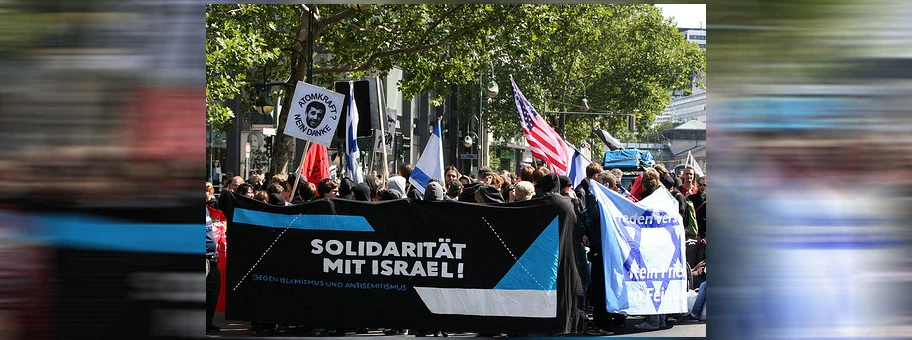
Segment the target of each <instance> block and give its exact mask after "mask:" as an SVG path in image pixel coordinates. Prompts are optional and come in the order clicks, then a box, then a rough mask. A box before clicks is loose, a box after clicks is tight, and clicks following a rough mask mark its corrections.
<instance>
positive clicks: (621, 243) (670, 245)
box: [589, 181, 687, 315]
mask: <svg viewBox="0 0 912 340" xmlns="http://www.w3.org/2000/svg"><path fill="white" fill-rule="evenodd" d="M589 188H590V190H591V191H592V194H593V195H595V199H596V201H597V202H598V205H599V211H600V212H601V218H602V221H601V232H602V259H603V260H604V264H605V291H606V293H607V294H606V296H605V306H606V308H607V309H608V312H611V313H620V314H625V315H652V314H676V313H684V312H687V295H686V294H685V293H686V292H687V272H686V270H687V269H686V266H685V264H684V251H683V250H684V226H683V225H682V224H681V221H682V219H681V214H680V213H678V203H677V200H675V198H674V197H672V196H671V194H670V193H669V192H668V190H664V189H659V190H656V191H655V192H653V193H652V194H651V195H649V196H648V197H646V198H644V199H643V200H642V201H640V202H637V203H633V202H630V201H628V200H627V199H626V198H624V197H623V196H621V195H619V194H618V193H616V192H614V191H612V190H608V188H606V187H604V186H602V185H601V184H598V183H596V182H595V181H590V183H589Z"/></svg>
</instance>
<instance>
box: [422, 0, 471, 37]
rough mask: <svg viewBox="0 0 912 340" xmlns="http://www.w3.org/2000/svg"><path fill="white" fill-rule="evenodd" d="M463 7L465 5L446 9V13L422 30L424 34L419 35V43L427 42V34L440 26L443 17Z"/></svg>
mask: <svg viewBox="0 0 912 340" xmlns="http://www.w3.org/2000/svg"><path fill="white" fill-rule="evenodd" d="M464 7H465V5H456V6H453V8H450V10H449V11H447V12H446V13H444V14H443V15H441V16H440V18H437V21H434V23H432V24H431V25H430V26H428V28H427V29H426V30H424V35H423V36H422V37H421V40H420V41H421V43H422V44H426V43H427V39H428V36H429V35H430V34H431V31H433V30H434V29H436V28H437V26H440V23H441V22H443V19H446V18H448V17H450V16H451V15H453V13H454V12H456V10H459V9H462V8H464Z"/></svg>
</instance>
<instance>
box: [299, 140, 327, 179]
mask: <svg viewBox="0 0 912 340" xmlns="http://www.w3.org/2000/svg"><path fill="white" fill-rule="evenodd" d="M301 174H302V175H304V178H305V179H306V180H307V181H308V182H310V183H313V184H317V183H320V180H321V179H324V178H329V154H328V153H327V151H326V147H325V146H323V145H320V144H316V143H312V144H310V149H308V150H307V154H306V155H304V165H303V167H302V169H301Z"/></svg>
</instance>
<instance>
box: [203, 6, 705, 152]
mask: <svg viewBox="0 0 912 340" xmlns="http://www.w3.org/2000/svg"><path fill="white" fill-rule="evenodd" d="M311 7H316V8H317V11H316V12H315V16H316V18H317V21H316V23H317V24H316V27H315V36H314V42H315V44H316V46H317V50H318V51H326V52H328V53H327V54H325V55H323V58H321V57H317V58H316V61H315V69H314V75H315V76H316V82H317V83H323V84H330V83H331V81H332V80H335V79H340V78H341V79H345V78H359V77H361V76H363V75H366V74H369V73H370V74H379V75H384V74H386V73H387V72H389V70H391V69H392V68H393V67H394V66H395V67H398V68H400V69H402V70H403V71H404V72H405V74H406V78H405V79H403V80H402V81H401V82H400V83H399V90H400V91H402V93H403V95H404V97H406V98H408V97H410V96H412V95H416V94H419V93H425V92H434V93H437V94H439V96H436V99H434V102H435V104H439V103H440V102H442V100H443V98H444V96H445V95H447V94H449V93H450V89H451V87H450V86H451V85H460V87H459V93H458V94H457V95H458V98H459V103H460V105H459V107H458V108H457V110H458V114H461V115H463V116H464V117H469V116H476V117H477V116H478V114H479V112H480V111H483V114H482V115H481V119H482V121H483V122H484V124H486V126H488V127H489V129H490V131H492V132H493V133H494V136H495V139H497V140H498V141H501V142H504V141H507V140H509V139H510V138H511V137H518V136H521V135H522V133H521V129H520V127H519V123H518V120H517V119H516V108H515V107H514V104H513V96H512V93H511V88H510V78H509V76H510V75H511V74H512V75H513V76H514V78H515V79H516V83H517V84H518V86H519V87H520V89H521V90H522V91H523V93H524V94H525V96H526V97H527V98H528V99H529V100H530V101H531V102H532V104H533V105H534V106H535V108H536V109H537V110H538V112H539V113H540V114H542V115H543V116H545V118H546V119H549V118H550V117H549V115H548V114H545V112H546V111H557V110H558V109H560V110H563V107H564V106H565V105H564V104H560V103H561V102H564V103H577V102H579V97H578V96H580V95H583V94H585V95H587V96H588V98H589V99H588V100H589V105H590V106H591V107H592V108H593V111H601V110H609V111H611V112H615V113H628V114H636V115H637V126H638V129H640V130H643V129H645V128H646V127H648V126H649V124H650V123H651V122H652V121H653V120H654V117H655V116H656V115H657V114H659V113H660V112H661V111H662V109H663V108H664V107H665V105H666V104H667V103H668V101H669V93H670V91H672V90H676V89H689V88H690V79H691V75H692V74H693V73H695V72H698V71H702V70H705V53H704V52H703V51H702V50H700V49H699V48H698V47H697V46H696V44H693V43H689V42H687V41H686V40H685V39H684V36H683V35H682V34H680V33H678V32H677V29H676V28H675V27H674V26H673V25H672V24H671V23H670V22H669V21H666V20H663V18H662V15H661V13H660V11H659V10H658V9H657V8H655V7H654V6H652V5H599V4H586V5H579V4H536V5H532V4H441V5H428V4H420V5H371V6H369V7H367V8H364V9H361V10H354V9H353V8H352V6H351V5H318V6H311ZM307 8H308V7H305V6H304V5H208V6H207V16H206V24H207V33H206V34H207V42H206V52H207V59H206V66H207V91H206V99H207V113H208V122H209V123H210V124H212V125H213V126H216V127H220V126H222V124H224V123H225V122H227V121H228V117H229V115H230V111H228V110H227V109H226V108H225V105H224V104H223V103H225V102H226V101H228V100H230V99H232V98H239V99H240V100H241V105H240V107H241V109H242V110H245V112H246V111H249V106H250V103H251V101H252V100H251V99H252V98H253V97H254V96H253V95H254V94H255V91H254V90H253V88H252V87H251V85H252V84H256V83H260V82H262V72H263V69H262V66H263V65H266V67H267V68H266V72H267V78H268V81H270V82H273V81H276V80H281V81H284V80H287V79H291V81H296V80H299V79H300V80H303V79H304V75H303V74H302V71H301V70H302V68H301V67H299V65H300V64H299V59H300V58H298V57H297V56H295V55H294V54H292V53H289V52H284V51H281V48H284V47H294V48H296V49H298V50H306V49H305V48H303V46H305V45H306V34H305V35H303V36H304V37H305V38H304V40H305V41H301V40H297V41H296V40H295V37H296V36H302V35H301V34H300V32H301V29H302V27H306V25H302V23H304V22H305V21H304V20H305V19H306V18H309V14H308V12H307ZM306 22H309V21H306ZM492 68H493V70H492ZM492 74H493V79H494V80H495V81H496V82H497V83H498V84H499V85H500V94H498V95H497V96H496V97H494V98H493V99H492V100H491V101H490V103H488V102H487V101H485V100H482V98H481V97H480V96H482V92H483V87H482V85H483V84H486V83H487V82H488V81H489V80H491V79H492V78H491V77H492ZM273 90H274V91H279V90H282V89H280V88H276V89H273ZM251 91H254V92H251ZM567 109H568V110H573V109H574V108H573V107H572V106H569V107H567ZM286 110H287V108H286ZM235 114H237V113H235ZM282 114H283V115H282V116H280V117H278V119H279V120H280V121H283V120H284V115H286V114H287V112H283V113H282ZM554 127H557V126H556V124H555V125H554ZM593 127H598V128H602V129H606V130H608V131H609V132H611V133H613V134H615V133H618V132H621V131H622V130H624V129H626V120H625V118H624V117H598V116H568V117H567V127H566V130H567V133H566V139H567V140H568V141H569V142H571V143H573V144H575V145H578V144H579V142H581V141H583V140H589V141H590V144H591V145H593V146H595V147H599V146H600V143H594V142H592V141H594V140H595V139H594V138H592V137H591V132H590V129H591V128H593ZM473 130H474V129H473ZM284 147H285V144H283V143H278V144H277V145H276V150H275V152H276V153H277V154H281V153H282V152H283V151H285V152H288V150H283V148H284Z"/></svg>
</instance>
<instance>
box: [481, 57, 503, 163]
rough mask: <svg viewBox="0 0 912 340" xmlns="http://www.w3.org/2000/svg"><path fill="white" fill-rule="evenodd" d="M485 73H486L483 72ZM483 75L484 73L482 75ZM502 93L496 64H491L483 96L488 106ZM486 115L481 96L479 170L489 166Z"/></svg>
mask: <svg viewBox="0 0 912 340" xmlns="http://www.w3.org/2000/svg"><path fill="white" fill-rule="evenodd" d="M482 72H484V71H482ZM482 74H483V73H482ZM478 83H479V86H481V77H478ZM498 93H500V89H499V87H498V86H497V82H495V81H494V62H493V61H492V62H491V80H490V81H488V85H487V86H486V87H485V88H482V94H484V96H486V97H487V101H488V104H490V103H491V102H493V100H494V97H496V96H497V94H498ZM483 114H484V103H483V102H482V98H481V96H479V98H478V143H479V144H481V145H479V150H478V168H479V169H480V168H481V167H482V166H487V165H488V141H487V136H488V133H487V131H485V127H484V123H483V121H484V120H483V119H482V116H483Z"/></svg>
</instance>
